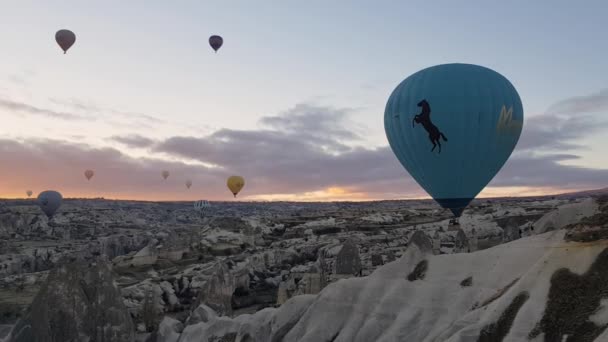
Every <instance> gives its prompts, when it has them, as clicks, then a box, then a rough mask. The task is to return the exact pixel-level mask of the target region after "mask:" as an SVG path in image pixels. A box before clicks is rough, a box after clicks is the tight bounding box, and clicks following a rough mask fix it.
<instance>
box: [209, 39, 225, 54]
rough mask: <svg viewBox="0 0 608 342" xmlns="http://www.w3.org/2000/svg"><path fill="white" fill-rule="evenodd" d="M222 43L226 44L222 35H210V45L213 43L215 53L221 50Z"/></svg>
mask: <svg viewBox="0 0 608 342" xmlns="http://www.w3.org/2000/svg"><path fill="white" fill-rule="evenodd" d="M222 44H224V39H223V38H222V37H220V36H211V37H209V45H211V47H212V48H213V50H215V53H217V50H219V48H221V47H222Z"/></svg>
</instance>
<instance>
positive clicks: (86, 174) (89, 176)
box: [84, 170, 95, 180]
mask: <svg viewBox="0 0 608 342" xmlns="http://www.w3.org/2000/svg"><path fill="white" fill-rule="evenodd" d="M94 174H95V172H94V171H93V170H86V171H85V172H84V176H85V177H87V179H88V180H91V177H93V175H94Z"/></svg>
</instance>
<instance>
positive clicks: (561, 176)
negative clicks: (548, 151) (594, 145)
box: [490, 154, 608, 189]
mask: <svg viewBox="0 0 608 342" xmlns="http://www.w3.org/2000/svg"><path fill="white" fill-rule="evenodd" d="M578 158H580V157H579V156H577V155H573V154H552V155H545V156H537V155H531V154H522V155H517V156H513V157H512V158H510V159H509V161H508V162H507V163H506V164H505V166H504V167H503V168H502V170H500V172H499V173H498V175H497V177H496V178H495V179H494V180H493V181H492V182H491V183H490V186H528V187H557V188H578V189H588V188H600V187H605V186H606V184H607V183H608V170H607V169H593V168H585V167H579V166H571V165H563V164H560V162H562V161H567V160H573V159H578Z"/></svg>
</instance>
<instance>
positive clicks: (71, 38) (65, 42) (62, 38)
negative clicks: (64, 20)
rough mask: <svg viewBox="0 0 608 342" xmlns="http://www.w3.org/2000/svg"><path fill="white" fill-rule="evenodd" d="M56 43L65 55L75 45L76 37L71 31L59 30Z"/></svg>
mask: <svg viewBox="0 0 608 342" xmlns="http://www.w3.org/2000/svg"><path fill="white" fill-rule="evenodd" d="M55 41H56V42H57V44H59V46H60V47H61V50H63V54H65V53H66V52H67V51H68V49H69V48H71V47H72V45H74V42H75V41H76V35H75V34H74V32H72V31H70V30H59V31H57V33H55Z"/></svg>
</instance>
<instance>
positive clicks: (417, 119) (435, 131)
mask: <svg viewBox="0 0 608 342" xmlns="http://www.w3.org/2000/svg"><path fill="white" fill-rule="evenodd" d="M418 107H420V108H421V109H422V111H421V112H420V114H416V115H415V116H414V119H413V120H412V127H415V125H416V124H421V125H422V127H424V129H425V130H426V131H427V132H428V133H429V140H431V143H433V148H432V149H431V152H433V151H434V150H435V148H436V147H437V146H439V153H441V141H440V139H439V138H443V141H446V142H447V141H448V138H446V137H445V135H443V133H442V132H441V131H440V130H439V128H437V126H435V124H433V122H432V121H431V106H430V105H429V103H428V102H427V101H426V100H422V101H420V102H418Z"/></svg>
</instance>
